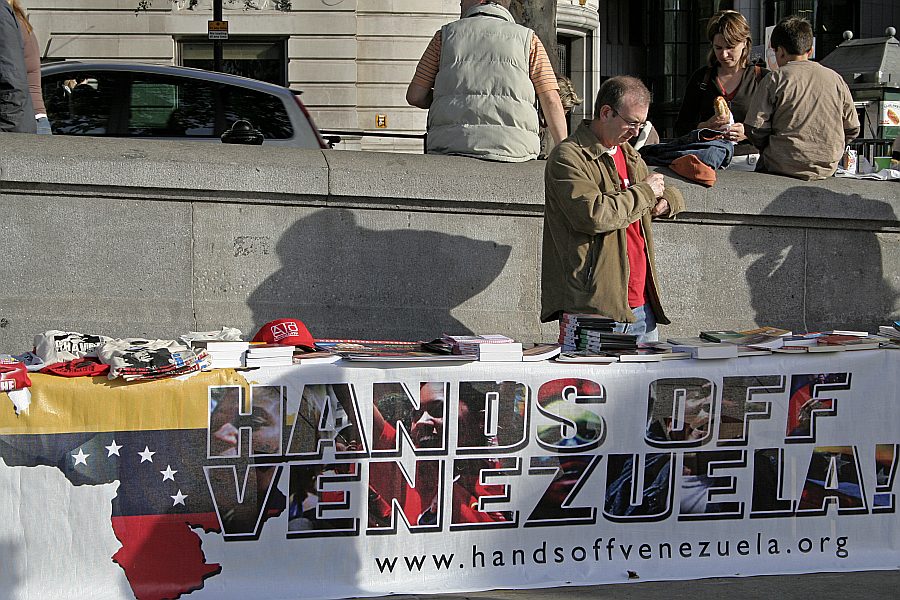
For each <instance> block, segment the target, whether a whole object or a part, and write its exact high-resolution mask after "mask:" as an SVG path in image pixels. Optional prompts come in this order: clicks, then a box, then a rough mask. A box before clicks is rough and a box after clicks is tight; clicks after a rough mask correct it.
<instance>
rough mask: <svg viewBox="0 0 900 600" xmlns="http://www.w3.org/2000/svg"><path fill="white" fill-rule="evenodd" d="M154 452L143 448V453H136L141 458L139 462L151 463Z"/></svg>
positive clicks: (145, 447) (146, 447)
mask: <svg viewBox="0 0 900 600" xmlns="http://www.w3.org/2000/svg"><path fill="white" fill-rule="evenodd" d="M154 454H156V452H152V451H151V450H150V448H149V447H148V446H144V451H143V452H138V455H139V456H140V457H141V462H153V455H154Z"/></svg>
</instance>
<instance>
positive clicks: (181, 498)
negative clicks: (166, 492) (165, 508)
mask: <svg viewBox="0 0 900 600" xmlns="http://www.w3.org/2000/svg"><path fill="white" fill-rule="evenodd" d="M169 498H171V499H172V500H174V502H173V503H172V506H175V505H176V504H180V505H182V506H184V499H185V498H187V494H182V493H181V490H178V492H177V493H176V494H175V495H174V496H169Z"/></svg>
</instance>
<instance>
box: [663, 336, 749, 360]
mask: <svg viewBox="0 0 900 600" xmlns="http://www.w3.org/2000/svg"><path fill="white" fill-rule="evenodd" d="M668 342H669V344H671V346H672V350H673V351H675V352H689V353H690V354H691V358H697V359H702V360H705V359H716V358H737V355H738V352H737V344H727V343H724V342H709V341H707V340H704V339H703V338H701V337H686V338H669V339H668Z"/></svg>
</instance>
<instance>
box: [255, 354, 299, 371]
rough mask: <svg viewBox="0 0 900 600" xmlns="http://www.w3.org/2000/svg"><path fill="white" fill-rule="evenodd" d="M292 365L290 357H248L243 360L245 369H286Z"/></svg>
mask: <svg viewBox="0 0 900 600" xmlns="http://www.w3.org/2000/svg"><path fill="white" fill-rule="evenodd" d="M293 364H294V357H293V355H291V356H250V355H249V354H248V355H247V358H245V359H244V366H246V367H250V368H252V367H287V366H290V365H293Z"/></svg>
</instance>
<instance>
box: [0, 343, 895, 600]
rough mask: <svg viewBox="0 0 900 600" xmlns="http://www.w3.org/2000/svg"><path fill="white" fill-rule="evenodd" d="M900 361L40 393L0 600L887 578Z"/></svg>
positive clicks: (769, 359)
mask: <svg viewBox="0 0 900 600" xmlns="http://www.w3.org/2000/svg"><path fill="white" fill-rule="evenodd" d="M898 356H900V354H898V353H897V352H896V351H889V350H883V351H856V352H841V353H835V354H833V355H828V356H821V355H817V356H812V355H810V356H805V355H804V356H796V355H792V356H789V357H784V356H779V355H772V356H764V357H753V358H744V359H732V360H719V361H667V362H663V363H647V364H634V365H563V364H556V363H471V364H467V365H453V366H434V367H403V368H368V367H359V366H357V365H347V364H346V363H336V364H332V365H311V366H296V367H286V368H272V369H259V370H255V371H249V372H245V373H244V374H243V376H241V375H238V374H235V373H234V372H231V371H227V372H226V371H222V372H217V373H214V374H201V375H198V376H196V377H193V378H190V379H188V380H186V381H163V382H156V383H152V384H135V385H128V386H118V385H113V386H109V385H108V384H103V383H100V382H102V381H104V380H101V379H98V380H96V382H92V381H91V380H63V379H60V378H52V377H49V376H36V377H35V378H34V387H33V392H34V398H33V402H32V405H31V407H30V408H29V409H28V412H27V413H26V414H23V415H20V416H19V417H15V416H14V415H13V416H9V415H5V416H3V417H2V418H0V458H2V459H3V461H4V463H5V465H6V466H3V467H0V489H2V492H0V505H2V508H0V536H2V537H0V539H2V540H3V543H0V560H2V561H3V564H4V565H16V569H15V572H16V573H17V576H16V577H13V578H6V577H4V578H3V580H2V581H0V596H2V597H4V598H45V597H47V593H48V592H52V593H53V594H54V595H55V596H57V597H61V598H66V597H72V598H75V597H78V598H81V597H85V596H84V595H83V594H82V593H81V590H84V589H95V590H97V592H98V593H97V597H104V598H105V597H114V598H135V597H137V598H141V599H144V598H164V597H173V596H174V595H177V594H183V596H182V597H186V598H217V599H222V598H245V597H247V598H254V599H265V598H285V597H291V598H294V597H296V598H341V597H349V596H372V595H386V594H391V593H409V594H418V593H435V592H441V593H446V592H465V591H474V590H482V589H490V588H527V587H549V586H560V585H587V584H597V583H608V582H609V583H611V582H623V581H627V580H628V579H629V573H631V574H636V575H637V576H638V577H639V578H640V579H641V580H642V581H647V580H664V579H692V578H700V577H711V576H729V575H757V574H775V573H803V572H817V571H842V570H862V569H879V568H885V569H888V568H895V567H896V565H897V564H898V560H900V552H898V550H897V542H896V540H898V539H900V535H898V533H900V532H898V526H897V516H896V512H895V510H896V509H895V504H896V499H895V491H894V487H895V478H896V471H897V469H896V466H897V460H898V445H900V397H898V391H897V390H898V389H900V380H898V375H897V365H898V362H897V358H898ZM9 412H10V413H11V412H12V410H11V409H10V410H9ZM47 467H50V468H47ZM47 531H50V532H53V534H52V535H49V534H45V533H43V532H47ZM51 566H52V568H51ZM76 581H77V584H75V583H73V582H76ZM76 589H77V590H79V594H80V595H79V594H76V593H75V592H74V590H76Z"/></svg>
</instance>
